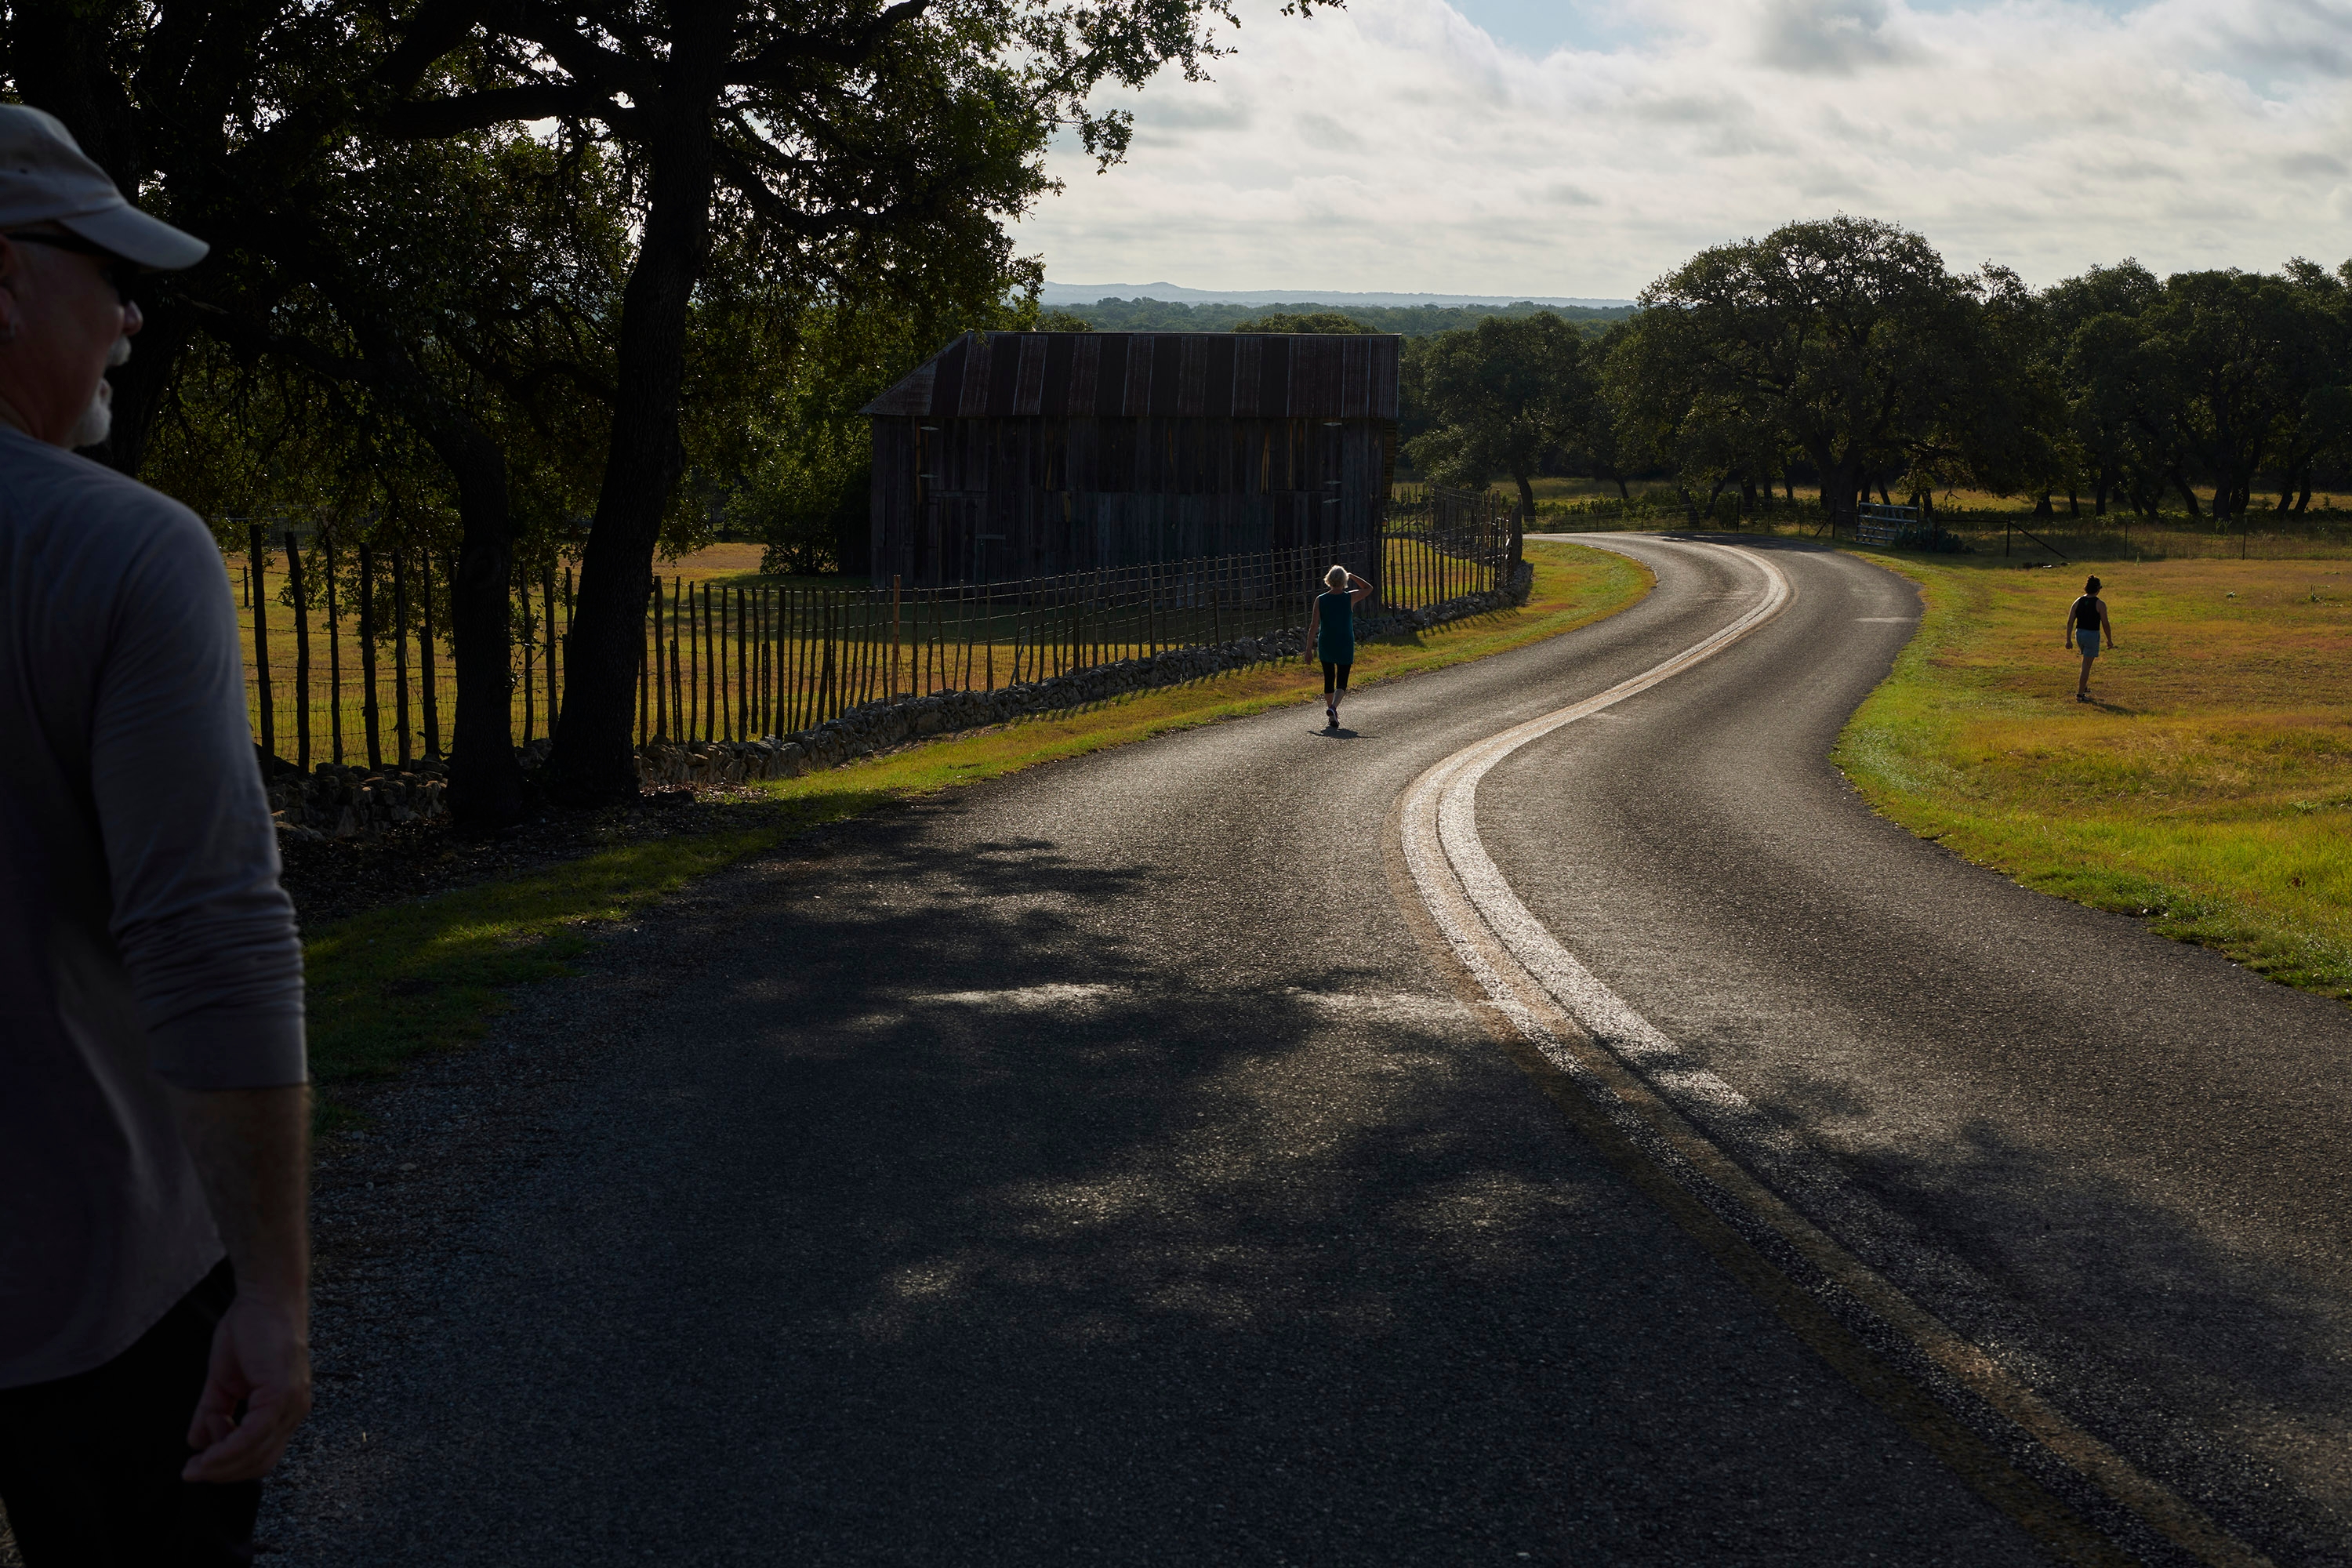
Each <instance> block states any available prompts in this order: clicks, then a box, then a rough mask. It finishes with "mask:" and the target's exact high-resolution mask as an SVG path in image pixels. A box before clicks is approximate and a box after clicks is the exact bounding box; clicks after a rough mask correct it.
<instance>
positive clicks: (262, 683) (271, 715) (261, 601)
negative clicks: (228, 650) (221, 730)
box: [246, 523, 278, 757]
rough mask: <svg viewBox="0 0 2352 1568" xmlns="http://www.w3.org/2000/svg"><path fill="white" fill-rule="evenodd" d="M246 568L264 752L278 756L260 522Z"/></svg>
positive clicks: (251, 536)
mask: <svg viewBox="0 0 2352 1568" xmlns="http://www.w3.org/2000/svg"><path fill="white" fill-rule="evenodd" d="M268 550H269V535H268V532H267V531H264V530H263V528H262V526H261V525H260V524H259V523H255V524H253V525H252V526H251V527H250V528H248V529H247V545H246V566H247V571H248V572H249V574H250V575H251V579H252V583H253V679H254V693H255V697H256V699H257V704H256V711H257V713H258V714H259V716H260V719H261V749H262V751H263V752H265V753H267V754H268V755H269V756H271V757H275V756H277V755H278V715H277V712H276V711H275V694H274V693H273V692H272V691H271V690H270V689H269V580H268V576H267V575H266V574H267V572H268V566H267V564H266V563H267V561H268Z"/></svg>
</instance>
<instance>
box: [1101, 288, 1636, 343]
mask: <svg viewBox="0 0 2352 1568" xmlns="http://www.w3.org/2000/svg"><path fill="white" fill-rule="evenodd" d="M1062 309H1063V310H1065V311H1066V312H1067V313H1069V314H1070V315H1072V316H1076V317H1077V318H1079V319H1080V320H1082V321H1087V323H1089V324H1090V325H1091V326H1093V328H1094V329H1095V331H1099V332H1228V331H1276V330H1284V331H1297V330H1298V329H1296V328H1288V329H1275V328H1271V327H1263V328H1244V327H1243V325H1242V323H1243V322H1244V321H1259V320H1268V319H1273V318H1276V317H1301V316H1327V315H1328V316H1344V317H1346V318H1347V319H1348V320H1349V321H1353V322H1355V323H1356V324H1357V325H1358V327H1360V329H1361V330H1363V331H1368V332H1397V333H1401V334H1402V335H1403V336H1405V337H1408V338H1425V337H1430V336H1433V335H1434V334H1435V333H1438V332H1452V331H1463V330H1465V329H1466V328H1470V327H1475V326H1476V325H1477V324H1478V323H1479V322H1480V321H1485V320H1486V319H1487V318H1488V317H1490V316H1503V317H1512V316H1536V315H1549V316H1557V317H1559V319H1560V320H1562V321H1573V322H1576V323H1578V324H1579V325H1580V327H1582V328H1583V329H1585V330H1587V331H1600V330H1601V329H1602V328H1603V327H1605V326H1607V325H1608V323H1610V322H1612V321H1622V320H1623V319H1624V318H1625V317H1627V316H1629V315H1631V314H1632V313H1633V307H1632V306H1630V305H1610V306H1589V305H1557V306H1554V305H1534V304H1528V303H1527V302H1525V301H1522V302H1520V303H1518V304H1516V305H1318V304H1314V303H1311V302H1308V303H1299V304H1290V305H1233V304H1223V303H1218V302H1210V303H1203V304H1197V305H1195V304H1186V303H1184V302H1182V301H1181V300H1178V301H1171V300H1148V299H1143V298H1140V297H1139V298H1137V299H1133V300H1118V299H1109V300H1097V301H1095V302H1094V303H1093V304H1091V305H1065V306H1063V307H1062ZM1324 330H1327V331H1328V330H1329V329H1324Z"/></svg>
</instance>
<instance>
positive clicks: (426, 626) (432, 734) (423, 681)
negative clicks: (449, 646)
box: [416, 546, 441, 762]
mask: <svg viewBox="0 0 2352 1568" xmlns="http://www.w3.org/2000/svg"><path fill="white" fill-rule="evenodd" d="M416 594H417V605H416V612H417V614H416V677H417V688H418V692H419V695H420V696H422V697H423V699H424V701H425V760H426V761H428V762H433V761H437V760H439V758H440V755H441V683H440V679H439V678H438V677H437V676H436V674H435V673H434V668H433V666H434V662H435V661H434V658H433V552H432V549H431V548H430V547H429V546H428V547H427V548H425V549H423V550H420V551H418V552H416Z"/></svg>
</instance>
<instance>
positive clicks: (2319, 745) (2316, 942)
mask: <svg viewBox="0 0 2352 1568" xmlns="http://www.w3.org/2000/svg"><path fill="white" fill-rule="evenodd" d="M1871 559H1874V560H1878V561H1881V562H1882V563H1885V564H1886V565H1889V566H1892V567H1894V568H1895V570H1896V571H1899V572H1902V573H1903V574H1906V575H1907V576H1909V577H1912V578H1913V579H1915V580H1916V581H1917V582H1919V583H1920V584H1922V585H1923V586H1924V588H1925V590H1926V594H1927V618H1926V620H1925V622H1924V623H1923V625H1922V626H1921V628H1920V631H1919V634H1918V636H1917V637H1915V638H1914V639H1913V641H1912V643H1911V645H1910V647H1907V648H1906V650H1905V652H1904V654H1903V656H1902V658H1900V660H1899V661H1898V662H1897V664H1896V666H1895V673H1894V675H1893V676H1892V677H1891V678H1890V679H1888V680H1887V682H1886V683H1885V685H1884V686H1882V687H1881V688H1880V689H1878V690H1877V691H1876V692H1875V693H1874V694H1873V695H1872V697H1871V698H1870V700H1868V701H1866V702H1865V703H1864V705H1863V707H1862V708H1861V710H1859V711H1858V712H1857V713H1856V714H1855V715H1854V718H1853V721H1852V722H1851V724H1849V725H1848V727H1847V729H1846V731H1845V734H1844V737H1843V740H1842V742H1841V743H1840V745H1839V748H1838V751H1837V753H1836V758H1837V761H1838V763H1839V765H1840V766H1842V767H1843V768H1844V770H1845V771H1846V773H1848V775H1849V776H1851V777H1852V778H1853V780H1854V782H1855V784H1857V785H1858V786H1859V787H1860V788H1861V789H1862V791H1863V792H1864V795H1866V796H1868V798H1869V799H1870V800H1871V802H1872V804H1873V805H1875V806H1877V808H1878V809H1879V810H1881V811H1883V812H1885V814H1886V815H1887V816H1891V817H1893V818H1894V819H1895V820H1896V821H1898V822H1900V823H1902V824H1903V825H1904V826H1906V827H1909V828H1910V829H1912V830H1913V831H1914V832H1916V833H1918V834H1921V835H1922V836H1924V837H1931V838H1937V839H1939V840H1941V841H1942V842H1943V843H1944V844H1945V845H1946V846H1947V847H1950V848H1952V849H1954V850H1957V851H1958V853H1960V854H1962V855H1964V856H1966V857H1967V858H1969V859H1971V860H1974V861H1977V862H1979V864H1982V865H1985V866H1990V867H1992V868H1996V869H1998V870H2000V871H2002V872H2004V873H2006V874H2008V875H2010V876H2011V877H2014V878H2016V879H2018V880H2019V881H2020V882H2022V883H2024V884H2025V885H2026V886H2028V887H2032V888H2038V889H2042V890H2043V891H2045V892H2050V893H2054V894H2057V895H2059V896H2061V897H2063V898H2069V899H2073V900H2076V901H2078V902H2081V903H2085V904H2089V905H2092V906H2094V907H2095V908H2098V909H2103V910H2115V911H2118V912H2121V913H2126V914H2134V915H2142V916H2145V917H2147V919H2148V920H2149V921H2150V922H2151V924H2152V925H2153V927H2154V929H2156V930H2157V931H2160V932H2162V933H2163V934H2165V935H2167V936H2170V937H2174V938H2178V939H2179V940H2182V941H2186V942H2201V943H2203V944H2205V945H2207V946H2209V947H2212V948H2215V949H2217V950H2219V951H2221V952H2224V953H2226V954H2228V955H2229V956H2230V957H2231V959H2233V960H2235V961H2236V962H2238V963H2243V964H2245V965H2247V966H2248V967H2249V968H2252V969H2254V970H2256V971H2258V972H2260V973H2264V974H2268V975H2270V976H2272V977H2273V978H2274V979H2277V980H2281V981H2284V982H2285V983H2287V984H2294V985H2300V986H2303V987H2305V988H2306V989H2310V990H2314V991H2318V992H2321V993H2323V994H2327V995H2331V996H2336V997H2340V998H2345V999H2347V1000H2352V852H2347V842H2346V840H2347V830H2352V679H2347V677H2352V563H2341V562H2331V561H2317V560H2311V561H2248V562H2236V561H2168V562H2155V563H2102V564H2101V565H2100V567H2099V568H2098V571H2099V575H2100V576H2101V578H2102V579H2103V580H2104V582H2105V594H2104V596H2105V599H2106V601H2107V604H2108V606H2109V614H2110V616H2112V617H2113V620H2114V625H2115V632H2116V640H2117V642H2118V643H2119V645H2120V647H2119V648H2118V649H2117V651H2115V652H2110V653H2107V654H2105V655H2103V656H2102V657H2101V658H2099V660H2098V663H2097V667H2096V669H2095V673H2094V675H2093V677H2092V690H2093V692H2094V694H2095V696H2096V697H2097V699H2098V700H2097V701H2096V702H2095V703H2093V704H2089V705H2084V704H2078V703H2076V702H2075V701H2074V700H2073V698H2074V674H2075V670H2076V668H2078V665H2079V660H2078V659H2077V658H2076V657H2075V656H2074V655H2073V654H2071V653H2068V652H2066V651H2065V650H2064V649H2063V647H2061V640H2062V638H2063V635H2064V623H2065V611H2066V607H2067V605H2069V604H2071V603H2072V602H2073V600H2074V596H2075V595H2076V594H2077V593H2079V592H2080V591H2081V588H2082V578H2081V576H2080V575H2079V574H2075V573H2072V572H2065V571H2058V570H2049V571H2032V572H2024V571H2017V570H2013V569H2011V570H2003V569H2002V566H2001V563H1999V562H1998V561H1968V560H1967V559H1966V558H1961V559H1960V560H1959V561H1958V562H1955V561H1954V560H1953V558H1950V557H1943V558H1912V557H1906V558H1903V559H1899V560H1898V559H1895V558H1892V557H1887V556H1872V557H1871Z"/></svg>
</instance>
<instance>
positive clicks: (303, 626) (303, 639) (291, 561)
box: [286, 528, 310, 773]
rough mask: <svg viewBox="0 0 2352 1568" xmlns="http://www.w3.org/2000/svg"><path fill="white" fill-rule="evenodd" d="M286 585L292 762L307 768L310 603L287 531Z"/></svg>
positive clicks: (297, 547)
mask: <svg viewBox="0 0 2352 1568" xmlns="http://www.w3.org/2000/svg"><path fill="white" fill-rule="evenodd" d="M286 586H287V589H288V591H289V593H290V594H291V595H293V598H294V765H295V766H296V767H298V768H299V769H301V770H302V771H303V772H304V773H309V772H310V601H309V600H308V599H307V598H305V597H304V596H303V593H302V544H301V542H300V541H299V540H298V539H296V538H295V537H294V531H293V530H292V529H290V528H289V529H288V530H287V531H286Z"/></svg>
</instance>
